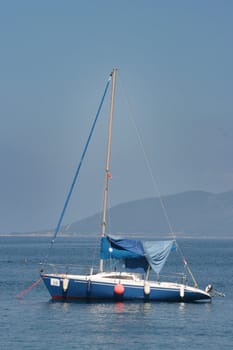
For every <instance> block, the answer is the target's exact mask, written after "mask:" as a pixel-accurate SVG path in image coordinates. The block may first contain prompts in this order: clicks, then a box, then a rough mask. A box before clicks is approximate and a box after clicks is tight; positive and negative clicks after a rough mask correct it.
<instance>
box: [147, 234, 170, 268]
mask: <svg viewBox="0 0 233 350" xmlns="http://www.w3.org/2000/svg"><path fill="white" fill-rule="evenodd" d="M143 248H144V251H145V255H146V259H147V261H148V263H149V264H150V266H151V268H152V270H154V271H155V272H156V273H157V274H159V273H160V271H161V270H162V268H163V266H164V264H165V262H166V260H167V258H168V255H169V254H170V251H171V250H173V241H157V242H154V241H147V242H143Z"/></svg>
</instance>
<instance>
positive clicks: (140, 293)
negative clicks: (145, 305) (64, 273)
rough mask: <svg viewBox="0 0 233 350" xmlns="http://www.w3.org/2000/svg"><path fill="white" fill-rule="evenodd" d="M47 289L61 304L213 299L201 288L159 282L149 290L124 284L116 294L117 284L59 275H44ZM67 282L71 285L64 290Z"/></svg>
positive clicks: (140, 284) (142, 286)
mask: <svg viewBox="0 0 233 350" xmlns="http://www.w3.org/2000/svg"><path fill="white" fill-rule="evenodd" d="M41 277H42V279H43V281H44V283H45V286H46V287H47V289H48V291H49V293H50V295H51V297H52V299H53V300H60V301H78V300H105V301H119V300H121V301H124V300H139V301H140V300H141V301H166V302H194V301H210V300H211V296H210V295H209V294H208V293H206V292H205V291H202V290H200V289H198V288H193V287H188V286H184V285H181V284H173V283H162V282H161V283H155V282H149V283H150V288H149V291H148V290H147V291H145V287H144V285H143V284H142V283H143V281H139V282H138V283H137V282H136V283H135V282H133V283H127V282H126V281H120V283H121V285H123V289H124V290H123V291H122V292H121V293H116V290H115V287H116V283H117V282H116V281H114V282H109V281H106V282H105V281H95V280H91V279H88V278H86V279H85V280H84V279H83V278H82V279H80V278H78V276H77V278H75V277H72V278H68V279H67V278H66V277H65V278H62V277H60V276H57V275H53V276H52V275H42V276H41ZM64 281H68V285H67V286H66V287H65V288H64Z"/></svg>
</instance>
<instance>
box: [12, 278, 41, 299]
mask: <svg viewBox="0 0 233 350" xmlns="http://www.w3.org/2000/svg"><path fill="white" fill-rule="evenodd" d="M41 281H42V278H41V277H40V278H39V279H38V280H37V281H36V282H34V283H33V284H32V285H30V286H29V287H27V288H26V289H24V290H22V291H21V292H19V293H18V294H17V295H16V298H17V299H22V298H23V297H24V296H25V295H26V294H28V293H29V292H30V291H31V290H32V289H33V288H34V287H36V286H37V285H38V284H39V283H40V282H41Z"/></svg>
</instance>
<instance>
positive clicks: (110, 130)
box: [100, 68, 117, 271]
mask: <svg viewBox="0 0 233 350" xmlns="http://www.w3.org/2000/svg"><path fill="white" fill-rule="evenodd" d="M116 72H117V69H116V68H114V69H113V71H112V73H111V77H112V90H111V99H110V112H109V124H108V143H107V156H106V168H105V176H104V198H103V212H102V224H101V237H104V236H105V235H106V211H107V204H108V182H109V178H110V176H111V174H110V172H109V170H110V154H111V144H112V122H113V111H114V99H115V88H116ZM100 271H103V259H100Z"/></svg>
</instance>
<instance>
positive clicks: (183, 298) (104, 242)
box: [40, 69, 212, 302]
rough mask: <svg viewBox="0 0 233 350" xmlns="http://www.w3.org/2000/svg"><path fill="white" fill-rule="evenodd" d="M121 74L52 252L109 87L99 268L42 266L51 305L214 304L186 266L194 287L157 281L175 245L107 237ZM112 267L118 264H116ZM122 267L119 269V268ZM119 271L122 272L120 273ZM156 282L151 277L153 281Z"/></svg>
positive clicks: (173, 242) (208, 291) (113, 80)
mask: <svg viewBox="0 0 233 350" xmlns="http://www.w3.org/2000/svg"><path fill="white" fill-rule="evenodd" d="M116 75H117V69H113V71H112V72H111V74H110V76H109V79H108V83H107V86H106V88H105V91H104V95H103V98H102V100H101V103H100V107H99V109H98V112H97V115H96V117H95V120H94V123H93V125H92V128H91V132H90V134H89V137H88V141H87V143H86V145H85V147H84V152H83V154H82V157H81V161H80V163H79V166H78V168H77V171H76V173H75V176H74V180H73V182H72V185H71V188H70V191H69V193H68V196H67V199H66V202H65V205H64V208H63V210H62V213H61V216H60V219H59V222H58V225H57V227H56V230H55V233H54V237H53V239H52V241H51V247H52V246H53V243H54V241H55V238H56V236H57V233H58V232H59V229H60V226H61V222H62V219H63V216H64V213H65V210H66V207H67V205H68V202H69V199H70V197H71V194H72V191H73V188H74V185H75V182H76V180H77V177H78V174H79V171H80V168H81V165H82V161H83V159H84V157H85V154H86V150H87V148H88V146H89V142H90V139H91V137H92V133H93V131H94V128H95V124H96V121H97V118H98V116H99V112H100V109H101V107H102V104H103V100H104V98H105V95H106V91H107V89H108V86H109V85H110V86H111V95H110V113H109V127H108V137H107V140H108V141H107V156H106V168H105V172H104V196H103V211H102V224H101V236H100V252H99V266H98V269H97V270H96V271H95V270H94V269H93V268H90V271H89V272H88V273H87V274H71V273H69V272H68V271H67V272H65V273H64V272H62V273H60V272H58V271H57V270H55V272H53V273H50V272H46V270H47V268H48V266H49V264H48V262H47V259H45V262H44V263H43V264H42V267H41V271H40V275H41V278H42V280H43V282H44V284H45V286H46V287H47V289H48V291H49V293H50V295H51V298H52V300H59V301H80V300H89V301H92V300H93V301H94V300H95V301H98V300H101V301H126V300H128V301H159V302H163V301H165V302H196V301H211V298H212V286H211V285H208V286H207V287H206V289H205V290H202V289H199V287H198V285H197V282H196V279H195V278H194V276H193V274H192V272H191V270H190V268H189V266H188V264H187V262H186V260H184V265H185V268H186V270H187V271H188V272H189V273H190V275H191V277H192V279H193V284H194V285H193V286H190V285H188V283H187V278H182V280H181V281H174V282H173V281H172V282H171V281H166V280H164V281H161V280H160V278H159V276H160V272H161V270H162V268H163V267H164V264H165V262H166V260H167V258H168V255H169V254H170V253H171V252H172V251H173V250H176V249H177V247H178V244H177V242H176V239H175V238H174V239H169V240H163V241H161V240H159V241H156V240H155V241H151V240H143V239H142V240H139V239H127V238H125V237H122V236H114V235H111V234H108V233H107V232H106V231H107V230H106V211H107V203H108V192H109V179H110V177H111V174H110V153H111V138H112V124H113V112H114V100H115V89H116ZM113 262H114V263H113ZM117 262H118V264H117ZM119 266H120V267H119ZM151 276H152V277H151Z"/></svg>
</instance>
